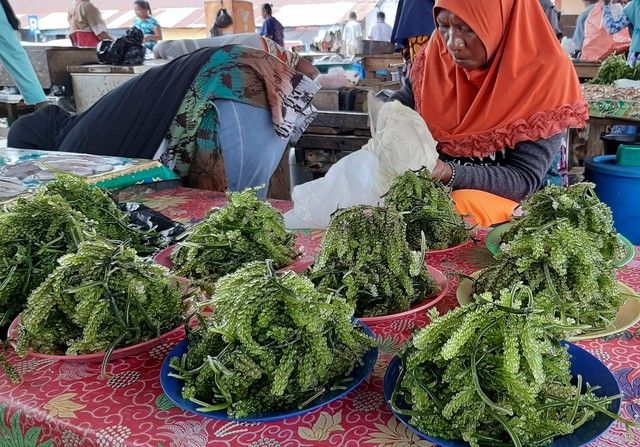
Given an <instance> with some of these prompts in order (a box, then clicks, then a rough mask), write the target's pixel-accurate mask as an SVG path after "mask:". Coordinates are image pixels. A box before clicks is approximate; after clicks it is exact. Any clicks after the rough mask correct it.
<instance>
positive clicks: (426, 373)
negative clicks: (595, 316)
mask: <svg viewBox="0 0 640 447" xmlns="http://www.w3.org/2000/svg"><path fill="white" fill-rule="evenodd" d="M533 296H534V295H533V294H532V293H531V291H530V290H529V289H528V288H526V287H522V286H521V285H517V286H516V287H513V288H512V289H504V290H502V291H500V292H499V293H496V294H493V295H492V294H491V293H485V294H482V295H479V296H476V297H475V304H471V305H469V306H465V307H461V308H457V309H456V310H454V311H452V312H449V313H448V314H446V315H445V316H442V317H440V316H438V313H437V312H431V318H432V322H431V324H430V325H429V326H427V327H426V328H424V329H422V330H421V331H420V332H418V333H416V334H415V335H414V337H413V340H412V341H411V342H410V343H409V344H408V345H407V347H406V348H405V350H404V352H403V354H402V370H401V375H400V377H399V379H398V382H397V384H396V388H395V390H394V393H393V396H392V398H391V404H392V405H393V406H394V408H395V409H396V410H397V411H398V412H399V413H402V414H405V415H408V416H410V419H411V424H412V425H413V426H414V427H416V428H417V429H419V430H420V431H422V432H424V433H427V434H429V435H431V436H434V437H438V438H441V439H447V440H464V441H466V442H468V443H469V444H471V446H472V447H478V446H480V445H493V446H498V445H513V446H515V447H521V446H528V447H537V446H544V445H547V444H549V443H551V442H552V440H553V439H554V438H556V437H560V436H565V435H568V434H570V433H573V432H574V431H575V430H577V429H578V428H579V427H581V426H583V425H584V424H585V423H587V422H588V421H590V420H591V419H593V417H594V416H595V415H596V414H598V413H603V414H605V415H607V416H610V417H612V418H614V419H618V420H621V419H620V418H619V417H618V416H617V415H615V414H612V413H610V412H609V410H608V409H609V406H610V404H611V402H613V401H614V400H616V399H618V398H620V396H610V397H597V396H596V395H595V394H594V391H595V388H593V387H591V386H590V385H589V384H588V383H584V381H583V380H582V378H581V377H580V376H578V377H577V382H576V383H573V382H572V379H573V378H572V375H571V372H570V364H571V362H570V356H569V354H568V352H567V349H566V347H565V346H563V345H561V344H560V343H559V342H558V340H561V339H564V338H566V337H568V336H570V335H571V334H572V333H573V331H572V330H571V329H568V328H566V327H565V326H563V324H562V322H561V321H559V320H557V319H554V318H552V317H550V316H549V315H548V314H545V313H541V312H537V311H535V308H536V306H535V304H534V303H533ZM536 298H537V297H536ZM583 385H584V386H585V390H582V388H583ZM581 390H582V391H584V392H581ZM403 400H404V402H403ZM405 404H406V405H405ZM621 421H622V422H623V423H624V424H627V426H631V425H633V422H631V421H624V420H621Z"/></svg>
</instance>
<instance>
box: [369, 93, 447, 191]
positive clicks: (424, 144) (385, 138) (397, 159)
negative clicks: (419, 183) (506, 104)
mask: <svg viewBox="0 0 640 447" xmlns="http://www.w3.org/2000/svg"><path fill="white" fill-rule="evenodd" d="M375 121H376V122H375V135H374V136H373V138H372V139H371V140H369V143H367V144H366V145H365V146H364V147H363V148H362V149H364V150H367V151H369V152H371V153H373V154H375V155H376V157H377V158H378V160H379V161H380V192H381V194H382V195H384V194H386V193H387V191H388V190H389V188H390V187H391V185H392V184H393V182H394V181H395V179H396V178H397V177H398V176H400V175H402V174H404V173H405V172H407V171H417V170H419V169H427V170H428V171H429V172H432V171H433V169H434V168H435V167H436V162H437V161H438V151H437V143H436V141H435V140H434V139H433V137H432V136H431V132H429V129H428V128H427V125H426V123H425V122H424V119H423V118H422V117H421V116H420V115H419V114H418V113H417V112H416V111H414V110H412V109H410V108H409V107H405V106H403V105H402V104H400V103H399V102H398V101H393V102H388V103H385V104H384V106H382V108H381V109H380V111H379V112H378V115H377V118H376V119H375Z"/></svg>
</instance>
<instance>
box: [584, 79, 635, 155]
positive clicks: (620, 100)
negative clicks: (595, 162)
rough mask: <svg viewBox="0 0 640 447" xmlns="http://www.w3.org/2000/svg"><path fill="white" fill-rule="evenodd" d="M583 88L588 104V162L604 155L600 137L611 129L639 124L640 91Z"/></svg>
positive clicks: (586, 86) (612, 88)
mask: <svg viewBox="0 0 640 447" xmlns="http://www.w3.org/2000/svg"><path fill="white" fill-rule="evenodd" d="M582 88H583V91H584V96H585V99H586V100H587V102H588V103H589V137H588V141H587V153H586V158H588V157H592V156H596V155H602V154H603V153H604V152H603V144H602V141H601V140H600V137H601V136H602V134H603V133H606V132H608V131H609V130H610V129H611V126H614V125H638V124H640V89H637V88H618V87H615V86H613V85H594V84H584V85H583V87H582Z"/></svg>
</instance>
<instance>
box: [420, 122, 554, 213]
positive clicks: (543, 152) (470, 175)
mask: <svg viewBox="0 0 640 447" xmlns="http://www.w3.org/2000/svg"><path fill="white" fill-rule="evenodd" d="M563 136H564V134H559V135H556V136H553V137H551V138H548V139H546V140H540V141H536V142H525V143H519V144H517V145H516V148H515V150H508V152H507V154H506V157H505V160H504V162H503V163H502V164H501V165H500V166H481V165H459V164H456V165H455V178H454V180H453V184H452V185H451V187H452V188H453V189H477V190H480V191H485V192H489V193H491V194H496V195H498V196H501V197H504V198H507V199H511V200H515V201H521V200H523V199H525V198H526V197H528V196H529V195H531V194H533V193H534V192H536V191H537V190H538V189H540V187H541V186H542V182H543V180H544V178H545V176H546V175H547V172H548V171H549V167H550V166H551V162H552V161H553V159H554V157H555V156H556V154H557V153H558V151H559V150H560V148H561V147H562V141H563ZM432 177H433V178H434V179H436V180H440V181H441V182H443V183H447V182H448V181H449V179H450V178H451V168H450V167H449V166H448V165H447V164H446V163H443V162H439V163H438V166H437V167H436V169H435V171H434V172H433V174H432Z"/></svg>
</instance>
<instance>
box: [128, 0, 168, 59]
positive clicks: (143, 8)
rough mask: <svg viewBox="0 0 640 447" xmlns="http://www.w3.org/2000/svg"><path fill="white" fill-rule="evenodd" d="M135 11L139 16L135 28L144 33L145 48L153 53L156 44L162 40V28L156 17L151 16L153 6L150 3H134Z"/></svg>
mask: <svg viewBox="0 0 640 447" xmlns="http://www.w3.org/2000/svg"><path fill="white" fill-rule="evenodd" d="M133 9H134V11H135V13H136V16H137V17H136V19H135V20H134V22H133V26H134V27H135V28H138V29H139V30H140V31H142V34H144V44H145V46H146V47H147V48H148V49H150V50H152V51H153V48H154V47H155V46H156V44H157V43H158V42H159V41H161V40H162V27H161V26H160V24H159V23H158V21H157V20H156V19H155V17H153V16H152V15H151V5H150V4H149V2H147V1H145V0H137V1H135V2H133Z"/></svg>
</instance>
